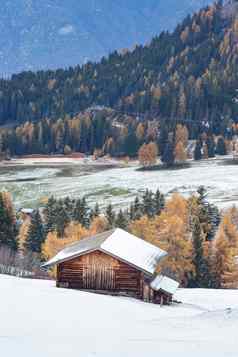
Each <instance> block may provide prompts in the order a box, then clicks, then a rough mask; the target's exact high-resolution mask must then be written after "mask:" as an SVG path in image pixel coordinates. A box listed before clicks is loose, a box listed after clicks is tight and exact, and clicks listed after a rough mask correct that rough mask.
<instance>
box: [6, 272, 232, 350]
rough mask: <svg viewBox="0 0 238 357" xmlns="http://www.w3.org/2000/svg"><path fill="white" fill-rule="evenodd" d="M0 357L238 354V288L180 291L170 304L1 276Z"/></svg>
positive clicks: (47, 282)
mask: <svg viewBox="0 0 238 357" xmlns="http://www.w3.org/2000/svg"><path fill="white" fill-rule="evenodd" d="M0 291H1V294H0V302H1V303H0V355H1V356H3V357H42V356H44V357H65V356H69V357H76V356H77V357H78V356H83V357H89V356H100V357H109V356H110V357H124V356H126V357H134V356H135V357H138V356H139V357H142V356H143V357H153V356H156V357H157V356H163V357H167V356H183V357H191V356H193V357H200V356H204V357H207V356H208V357H211V356H215V357H218V356H232V357H233V356H234V357H237V355H238V339H237V328H238V290H202V289H195V290H190V289H179V290H178V292H177V294H176V296H175V297H176V299H177V300H180V301H182V302H183V303H182V304H179V305H173V306H169V307H162V308H161V307H160V306H158V305H153V304H147V303H143V302H141V301H137V300H133V299H127V298H119V297H110V296H103V295H96V294H91V293H86V292H81V291H73V290H66V289H58V288H55V283H54V282H53V281H39V280H27V279H26V280H23V279H20V278H14V277H9V276H4V275H0Z"/></svg>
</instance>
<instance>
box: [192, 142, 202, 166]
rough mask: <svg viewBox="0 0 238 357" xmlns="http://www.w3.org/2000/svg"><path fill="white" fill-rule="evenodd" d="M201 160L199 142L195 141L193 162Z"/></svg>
mask: <svg viewBox="0 0 238 357" xmlns="http://www.w3.org/2000/svg"><path fill="white" fill-rule="evenodd" d="M201 159H202V146H201V143H200V141H199V140H197V141H196V146H195V150H194V160H197V161H198V160H201Z"/></svg>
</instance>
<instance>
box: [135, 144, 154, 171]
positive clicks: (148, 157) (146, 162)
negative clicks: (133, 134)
mask: <svg viewBox="0 0 238 357" xmlns="http://www.w3.org/2000/svg"><path fill="white" fill-rule="evenodd" d="M138 154H139V161H140V164H141V165H143V166H152V165H154V164H155V163H156V159H157V156H158V147H157V145H156V144H155V143H153V142H151V143H149V144H144V145H142V146H141V148H140V150H139V153H138Z"/></svg>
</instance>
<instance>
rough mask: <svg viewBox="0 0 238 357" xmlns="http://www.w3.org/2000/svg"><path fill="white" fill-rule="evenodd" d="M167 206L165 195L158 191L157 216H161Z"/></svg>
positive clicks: (155, 202)
mask: <svg viewBox="0 0 238 357" xmlns="http://www.w3.org/2000/svg"><path fill="white" fill-rule="evenodd" d="M164 206H165V198H164V195H163V194H162V193H161V192H160V190H157V191H156V193H155V196H154V210H155V215H160V213H161V211H162V210H163V209H164Z"/></svg>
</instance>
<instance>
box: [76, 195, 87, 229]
mask: <svg viewBox="0 0 238 357" xmlns="http://www.w3.org/2000/svg"><path fill="white" fill-rule="evenodd" d="M73 219H74V221H75V222H78V223H80V224H81V225H82V226H83V227H88V226H89V220H90V218H89V207H88V204H87V201H86V198H85V197H83V198H82V199H78V200H76V203H75V208H74V212H73Z"/></svg>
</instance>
